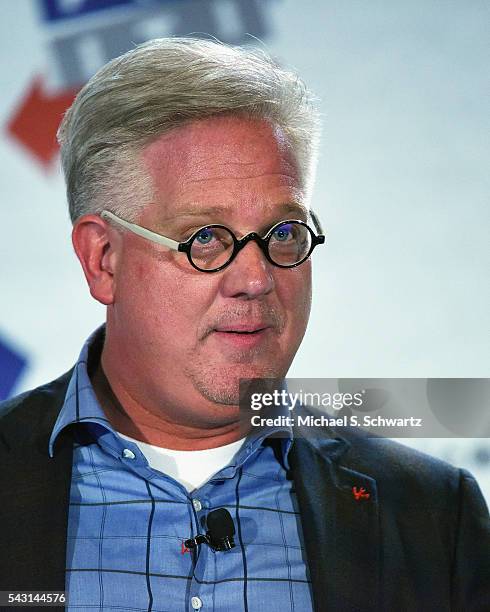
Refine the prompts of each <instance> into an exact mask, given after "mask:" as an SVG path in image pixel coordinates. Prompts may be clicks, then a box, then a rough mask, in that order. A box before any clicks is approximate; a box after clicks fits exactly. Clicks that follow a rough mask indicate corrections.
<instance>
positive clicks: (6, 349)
mask: <svg viewBox="0 0 490 612" xmlns="http://www.w3.org/2000/svg"><path fill="white" fill-rule="evenodd" d="M26 365H27V359H26V358H25V357H23V356H22V355H21V354H20V353H18V352H17V351H16V350H15V349H13V348H12V347H11V346H9V345H8V344H7V343H6V341H5V340H2V339H1V338H0V400H3V399H7V397H9V396H10V394H11V392H12V390H13V388H14V386H15V383H16V382H17V381H18V379H19V377H20V375H21V374H22V372H23V371H24V369H25V367H26Z"/></svg>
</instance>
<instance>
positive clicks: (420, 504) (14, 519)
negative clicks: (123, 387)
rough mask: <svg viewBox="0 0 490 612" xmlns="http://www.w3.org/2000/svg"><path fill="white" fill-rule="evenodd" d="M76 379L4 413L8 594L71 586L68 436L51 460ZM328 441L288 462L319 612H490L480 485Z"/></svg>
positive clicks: (0, 529) (392, 449) (399, 457)
mask: <svg viewBox="0 0 490 612" xmlns="http://www.w3.org/2000/svg"><path fill="white" fill-rule="evenodd" d="M70 374H71V373H70V372H69V373H67V374H65V375H64V376H62V377H61V378H59V379H58V380H56V381H54V382H52V383H50V384H47V385H45V386H43V387H40V388H38V389H35V390H34V391H30V392H28V393H25V394H23V395H21V396H18V397H17V398H14V399H12V400H9V401H8V402H4V403H3V404H0V413H1V415H2V416H1V418H0V495H1V497H2V499H1V503H0V543H1V548H0V590H4V591H5V590H23V589H29V590H49V589H51V590H60V591H62V590H64V587H65V555H66V530H67V519H68V502H69V490H70V479H71V463H72V444H73V439H72V432H70V430H69V428H68V430H64V432H63V433H62V434H61V435H60V437H59V439H58V440H57V445H56V448H55V454H54V458H50V457H49V455H48V451H47V449H48V440H49V436H50V433H51V430H52V428H53V426H54V423H55V420H56V418H57V416H58V413H59V411H60V409H61V406H62V404H63V401H64V397H65V393H66V388H67V384H68V381H69V377H70ZM297 433H299V434H301V431H299V430H298V431H297ZM318 435H319V436H320V443H319V444H320V447H319V448H318V445H316V446H317V447H316V448H315V445H313V444H312V443H311V442H310V441H309V440H308V439H307V438H302V437H301V435H300V436H299V437H298V438H296V439H295V441H294V443H293V446H292V449H291V453H290V456H289V457H290V464H291V474H290V475H291V478H292V479H293V480H294V485H295V489H296V493H297V499H298V504H299V509H300V513H301V520H302V527H303V532H304V539H305V547H306V553H307V563H308V567H309V571H310V575H311V579H312V587H313V596H314V605H315V610H316V611H317V612H324V611H325V612H327V611H328V612H332V611H335V612H337V611H338V612H354V611H358V612H360V611H362V612H367V611H372V612H374V611H378V610H381V611H386V612H388V611H389V612H395V611H396V612H402V611H412V610H413V611H417V612H420V611H423V612H425V611H428V612H433V611H437V612H442V611H446V610H457V611H462V612H463V611H464V612H477V611H478V612H489V611H490V520H489V515H488V510H487V507H486V505H485V502H484V500H483V498H482V496H481V493H480V491H479V488H478V486H477V484H476V482H475V480H474V479H473V477H472V476H471V475H470V474H469V473H468V472H466V471H464V470H459V469H456V468H454V467H451V466H450V465H448V464H446V463H443V462H441V461H438V460H436V459H433V458H431V457H428V456H426V455H423V454H421V453H419V452H416V451H413V450H411V449H409V448H407V447H404V446H402V445H399V444H396V443H394V442H391V441H389V440H384V439H370V438H366V437H362V436H360V435H359V434H358V433H357V434H356V433H352V432H342V435H341V436H339V435H338V434H336V433H335V432H333V431H330V430H327V429H324V430H318ZM322 437H323V438H322ZM332 437H334V439H335V441H334V442H333V443H332ZM322 439H324V440H326V441H329V443H328V444H325V445H324V448H323V449H322V448H321V440H322ZM354 487H355V490H354V489H353V488H354ZM361 487H363V488H364V489H365V491H364V492H361ZM356 497H357V498H358V499H356ZM58 609H59V608H58Z"/></svg>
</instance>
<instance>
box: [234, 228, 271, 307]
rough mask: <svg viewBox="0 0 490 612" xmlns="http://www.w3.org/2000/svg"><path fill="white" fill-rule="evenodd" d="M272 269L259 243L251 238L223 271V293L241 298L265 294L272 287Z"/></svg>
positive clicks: (252, 297) (253, 297)
mask: <svg viewBox="0 0 490 612" xmlns="http://www.w3.org/2000/svg"><path fill="white" fill-rule="evenodd" d="M272 269H273V265H272V264H271V263H270V262H269V261H267V259H266V257H265V255H264V253H263V252H262V250H261V249H260V247H259V245H258V244H257V243H256V242H255V241H253V240H251V241H250V242H248V243H247V244H246V245H245V246H244V247H243V248H242V250H241V251H240V252H239V253H238V255H237V256H236V257H235V259H234V260H233V261H232V262H231V263H230V265H229V266H228V267H227V268H225V270H224V271H223V282H222V291H223V294H224V295H225V296H226V297H238V298H242V299H255V298H259V297H261V296H263V295H267V294H268V293H270V292H271V291H272V290H273V289H274V276H273V272H272Z"/></svg>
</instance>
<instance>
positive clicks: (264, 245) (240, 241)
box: [178, 211, 325, 272]
mask: <svg viewBox="0 0 490 612" xmlns="http://www.w3.org/2000/svg"><path fill="white" fill-rule="evenodd" d="M310 214H311V218H312V220H313V223H314V224H315V229H316V230H317V232H318V235H317V234H315V232H314V231H313V230H312V229H311V227H310V226H309V225H308V224H307V223H305V222H304V221H300V220H299V219H285V220H283V221H279V223H276V224H275V225H273V226H272V227H271V229H270V230H269V231H268V232H267V234H266V235H265V236H264V237H262V236H261V235H260V234H258V233H257V232H250V233H249V234H246V235H245V236H243V238H237V237H236V236H235V234H234V232H233V231H232V230H231V229H230V228H229V227H226V225H221V224H219V223H213V224H212V225H205V226H204V227H201V228H200V229H198V230H197V232H194V234H192V236H191V237H190V238H189V239H188V240H186V242H180V243H179V247H178V250H179V251H180V252H182V253H186V254H187V259H188V260H189V263H190V264H191V266H192V267H193V268H195V269H196V270H199V272H219V271H220V270H224V268H226V267H227V266H229V265H230V264H231V262H232V261H233V260H234V259H235V257H236V256H237V255H238V253H239V252H240V251H241V250H242V249H243V247H245V246H246V245H247V244H248V243H249V242H250V241H252V240H254V241H255V242H256V243H257V244H258V245H259V248H260V250H261V251H262V253H263V254H264V256H265V258H266V259H267V261H269V262H270V263H271V264H272V265H274V266H277V267H278V268H295V267H296V266H299V265H301V264H302V263H304V262H305V261H306V260H307V259H308V257H309V256H310V255H311V254H312V252H313V249H314V248H315V247H316V246H317V245H319V244H323V243H324V242H325V236H324V235H323V233H322V229H321V226H320V222H319V221H318V218H317V217H316V215H315V213H314V212H313V211H310ZM287 223H297V224H299V225H302V226H303V227H306V229H307V230H308V231H309V232H310V236H311V245H310V249H309V251H308V253H307V254H306V255H305V256H304V257H303V258H302V259H300V261H297V262H296V263H294V264H288V265H282V264H279V263H277V262H275V261H274V260H273V259H272V257H271V256H270V253H269V242H270V239H271V238H272V235H273V233H274V232H275V231H276V230H277V228H279V227H281V226H282V225H286V224H287ZM213 228H221V229H224V230H226V231H227V232H229V233H230V234H231V236H232V238H233V250H232V252H231V255H230V258H229V259H228V261H227V262H226V263H224V264H222V265H221V266H218V267H217V268H211V269H209V270H207V269H205V268H200V267H199V266H197V265H196V264H195V263H194V261H193V260H192V257H191V249H192V244H193V243H194V241H195V240H196V238H197V237H198V236H199V234H200V233H201V232H202V231H204V230H207V229H213Z"/></svg>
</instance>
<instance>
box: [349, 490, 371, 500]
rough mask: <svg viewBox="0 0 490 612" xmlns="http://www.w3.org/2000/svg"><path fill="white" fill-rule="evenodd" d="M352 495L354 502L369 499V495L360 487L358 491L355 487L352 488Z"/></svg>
mask: <svg viewBox="0 0 490 612" xmlns="http://www.w3.org/2000/svg"><path fill="white" fill-rule="evenodd" d="M352 495H353V496H354V498H355V500H356V501H359V500H360V499H369V498H370V497H371V493H368V492H367V491H366V489H365V488H364V487H361V488H360V489H358V488H357V487H352Z"/></svg>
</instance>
